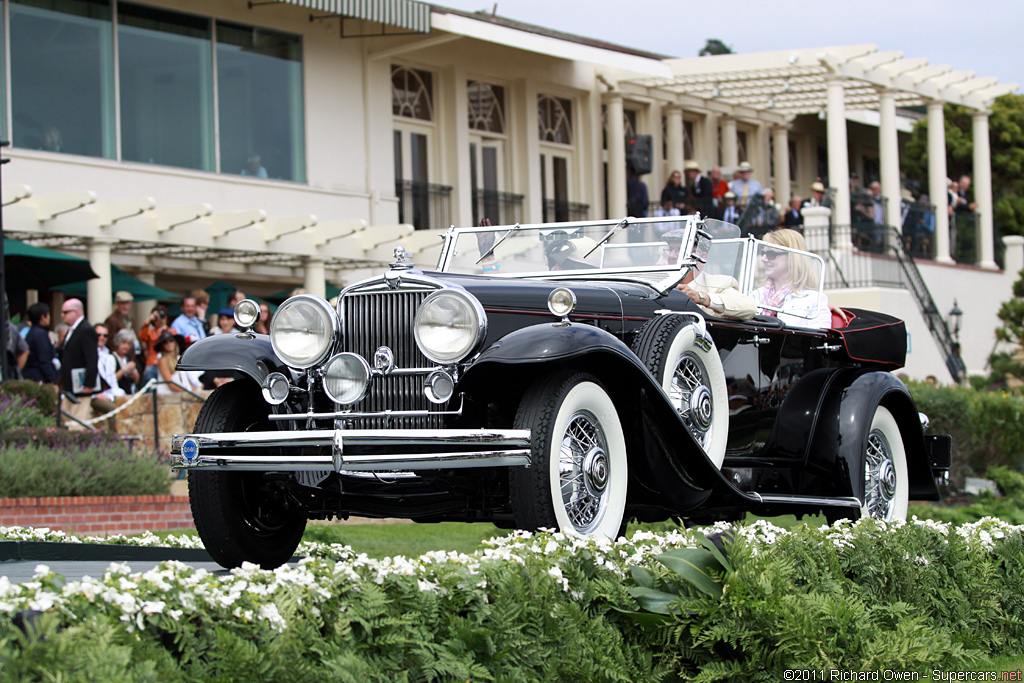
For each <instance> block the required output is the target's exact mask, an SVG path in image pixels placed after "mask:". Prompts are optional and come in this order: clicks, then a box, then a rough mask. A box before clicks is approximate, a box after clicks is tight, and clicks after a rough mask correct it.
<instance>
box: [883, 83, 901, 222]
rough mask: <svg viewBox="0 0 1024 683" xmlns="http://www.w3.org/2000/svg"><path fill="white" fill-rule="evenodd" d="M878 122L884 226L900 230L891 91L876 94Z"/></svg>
mask: <svg viewBox="0 0 1024 683" xmlns="http://www.w3.org/2000/svg"><path fill="white" fill-rule="evenodd" d="M878 106H879V112H878V113H879V116H880V121H879V124H878V155H879V171H880V172H881V175H882V178H881V181H880V182H881V183H882V195H883V196H884V197H885V198H886V199H887V200H888V203H887V204H886V205H885V224H886V225H890V226H894V227H895V228H896V229H897V230H901V229H902V225H901V224H900V223H901V221H900V148H899V140H898V138H897V136H896V98H895V93H894V92H893V91H892V90H888V89H884V90H879V92H878Z"/></svg>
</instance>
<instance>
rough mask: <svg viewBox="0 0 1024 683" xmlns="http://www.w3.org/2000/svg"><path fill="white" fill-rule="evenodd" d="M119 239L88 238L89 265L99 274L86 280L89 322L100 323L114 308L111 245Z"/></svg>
mask: <svg viewBox="0 0 1024 683" xmlns="http://www.w3.org/2000/svg"><path fill="white" fill-rule="evenodd" d="M116 243H117V240H115V239H108V238H103V237H95V238H92V239H90V240H88V245H89V265H90V266H92V270H93V272H94V273H96V274H97V275H99V277H97V278H93V279H92V280H86V283H85V291H86V295H87V296H88V297H89V304H88V305H89V310H88V316H87V318H88V320H89V322H93V323H98V322H103V321H104V320H106V319H107V316H108V315H110V313H111V312H112V311H113V310H114V305H113V300H114V291H113V285H112V277H111V274H110V247H111V245H113V244H116Z"/></svg>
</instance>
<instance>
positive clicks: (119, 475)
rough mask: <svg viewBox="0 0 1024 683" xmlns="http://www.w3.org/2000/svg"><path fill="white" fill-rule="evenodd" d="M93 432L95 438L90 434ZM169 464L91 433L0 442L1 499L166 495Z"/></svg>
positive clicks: (155, 456)
mask: <svg viewBox="0 0 1024 683" xmlns="http://www.w3.org/2000/svg"><path fill="white" fill-rule="evenodd" d="M90 436H91V438H89V437H90ZM170 471H171V470H170V463H169V461H168V460H167V458H165V457H161V456H159V455H156V454H153V453H150V452H139V453H132V452H131V451H130V449H129V447H128V444H127V443H125V442H122V441H117V440H113V441H112V440H110V439H108V438H104V437H103V436H101V435H96V434H89V435H87V436H81V437H76V438H75V440H73V441H67V442H56V443H46V444H40V443H33V442H29V443H4V442H2V441H0V498H36V497H45V496H152V495H167V492H168V490H169V484H170V482H169V481H168V479H169V477H170Z"/></svg>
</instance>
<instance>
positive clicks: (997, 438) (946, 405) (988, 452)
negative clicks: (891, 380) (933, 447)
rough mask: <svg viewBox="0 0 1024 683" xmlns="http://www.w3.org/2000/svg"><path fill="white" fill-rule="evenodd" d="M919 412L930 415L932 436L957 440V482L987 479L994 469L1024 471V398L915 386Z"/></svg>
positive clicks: (913, 391)
mask: <svg viewBox="0 0 1024 683" xmlns="http://www.w3.org/2000/svg"><path fill="white" fill-rule="evenodd" d="M908 387H909V388H910V393H911V394H912V395H913V397H914V402H915V403H916V404H917V409H918V410H919V411H921V412H922V413H924V414H925V415H927V416H928V418H929V419H930V420H931V426H930V427H929V429H928V431H929V433H931V434H949V435H951V436H952V437H953V470H952V471H951V473H950V476H951V479H952V480H953V482H954V483H955V484H956V485H958V486H960V485H962V484H963V478H964V477H965V476H968V477H970V476H987V475H986V471H987V470H988V469H989V468H990V467H998V466H1010V467H1013V468H1015V469H1018V470H1024V395H1021V394H1014V393H1008V392H1005V391H990V392H986V391H977V390H975V389H971V388H969V387H939V386H933V385H931V384H928V383H925V382H911V383H910V384H909V385H908Z"/></svg>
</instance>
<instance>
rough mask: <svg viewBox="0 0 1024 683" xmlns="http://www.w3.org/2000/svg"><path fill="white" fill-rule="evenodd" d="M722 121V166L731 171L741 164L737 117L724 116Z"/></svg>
mask: <svg viewBox="0 0 1024 683" xmlns="http://www.w3.org/2000/svg"><path fill="white" fill-rule="evenodd" d="M721 122H722V166H725V167H727V168H729V169H730V170H731V171H734V170H736V167H737V166H739V165H740V152H739V144H738V143H737V140H736V119H734V118H730V117H728V116H723V117H722V119H721Z"/></svg>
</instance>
